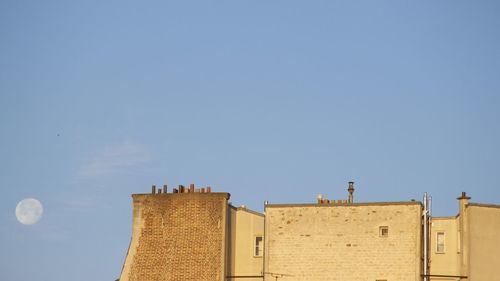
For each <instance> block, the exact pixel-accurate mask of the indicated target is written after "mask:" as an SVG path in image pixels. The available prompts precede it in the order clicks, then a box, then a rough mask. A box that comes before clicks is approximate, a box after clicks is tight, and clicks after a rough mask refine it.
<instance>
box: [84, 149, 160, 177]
mask: <svg viewBox="0 0 500 281" xmlns="http://www.w3.org/2000/svg"><path fill="white" fill-rule="evenodd" d="M150 155H151V154H150V153H149V151H148V149H147V148H146V147H144V146H143V145H141V144H137V143H131V142H124V143H121V144H117V145H112V146H108V147H105V148H103V149H101V150H99V151H97V152H96V153H95V154H94V155H93V156H92V157H90V158H89V160H87V161H85V162H84V163H83V164H82V166H81V167H80V169H79V171H78V175H79V176H80V177H81V178H97V177H103V176H108V175H113V174H117V173H121V172H127V171H130V170H131V169H132V168H134V167H138V166H140V165H142V164H145V163H147V162H149V161H150V160H151V156H150Z"/></svg>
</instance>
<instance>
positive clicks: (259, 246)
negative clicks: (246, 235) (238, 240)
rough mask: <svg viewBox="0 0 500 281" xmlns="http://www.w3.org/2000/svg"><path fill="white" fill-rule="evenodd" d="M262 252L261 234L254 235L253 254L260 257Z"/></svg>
mask: <svg viewBox="0 0 500 281" xmlns="http://www.w3.org/2000/svg"><path fill="white" fill-rule="evenodd" d="M263 253H264V239H263V237H262V236H255V250H254V256H255V257H262V254H263Z"/></svg>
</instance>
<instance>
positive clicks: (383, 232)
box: [378, 226, 389, 237]
mask: <svg viewBox="0 0 500 281" xmlns="http://www.w3.org/2000/svg"><path fill="white" fill-rule="evenodd" d="M378 235H379V236H380V237H388V236H389V227H388V226H380V227H379V229H378Z"/></svg>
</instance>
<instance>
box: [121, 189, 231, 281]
mask: <svg viewBox="0 0 500 281" xmlns="http://www.w3.org/2000/svg"><path fill="white" fill-rule="evenodd" d="M132 197H133V200H134V215H133V233H132V241H131V243H130V246H129V252H128V254H127V258H126V261H125V264H124V267H123V270H122V274H121V277H120V280H121V281H160V280H161V281H180V280H183V281H222V280H224V277H225V276H224V274H225V245H226V241H225V239H226V232H227V228H226V225H227V223H226V216H227V206H228V199H229V194H228V193H173V194H172V193H170V194H166V193H162V194H134V195H132Z"/></svg>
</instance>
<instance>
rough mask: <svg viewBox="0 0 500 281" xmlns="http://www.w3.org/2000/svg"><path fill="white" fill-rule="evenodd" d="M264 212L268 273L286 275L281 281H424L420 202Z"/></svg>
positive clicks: (277, 208)
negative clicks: (385, 230) (384, 230)
mask: <svg viewBox="0 0 500 281" xmlns="http://www.w3.org/2000/svg"><path fill="white" fill-rule="evenodd" d="M265 213H266V222H265V230H266V236H265V240H266V245H265V252H266V257H265V259H266V260H265V271H266V272H268V273H279V274H285V276H283V277H281V278H279V279H278V280H280V281H281V280H282V281H312V280H314V281H327V280H328V281H346V280H349V281H356V280H359V281H375V280H388V281H410V280H411V281H417V280H420V266H421V264H420V258H421V257H420V248H421V246H420V232H421V228H420V227H421V224H420V216H421V205H420V204H419V203H413V202H408V203H404V204H397V203H380V204H376V203H371V204H352V205H351V204H350V205H326V204H325V205H323V204H321V205H313V204H310V205H267V207H266V210H265ZM380 226H387V227H388V228H389V234H388V237H380V234H379V227H380ZM265 280H266V281H271V280H273V281H274V280H275V279H274V278H272V277H271V275H270V274H267V275H266V278H265Z"/></svg>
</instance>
